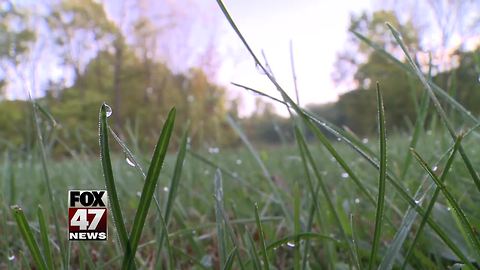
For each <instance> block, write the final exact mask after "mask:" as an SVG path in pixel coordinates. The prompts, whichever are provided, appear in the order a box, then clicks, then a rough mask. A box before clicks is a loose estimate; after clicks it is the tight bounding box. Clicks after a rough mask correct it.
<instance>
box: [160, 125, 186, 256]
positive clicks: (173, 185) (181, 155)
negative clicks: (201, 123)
mask: <svg viewBox="0 0 480 270" xmlns="http://www.w3.org/2000/svg"><path fill="white" fill-rule="evenodd" d="M188 126H189V124H187V126H186V128H185V131H184V132H183V135H182V139H181V141H180V149H179V150H178V154H177V160H176V162H175V167H174V169H173V176H172V180H171V181H170V188H169V192H168V197H167V204H166V205H165V218H164V219H165V227H166V228H168V224H169V223H170V216H171V213H172V208H173V203H174V201H175V196H176V195H177V189H178V186H179V184H180V178H181V175H182V171H183V163H184V161H185V154H186V151H187V141H188V132H187V131H188ZM165 236H166V237H167V238H168V233H167V232H166V231H165V233H164V234H162V235H161V236H160V241H159V243H158V251H157V258H160V256H159V254H160V252H161V250H162V246H163V241H164V237H165ZM168 246H169V241H168V239H167V247H168ZM158 261H159V260H157V262H158Z"/></svg>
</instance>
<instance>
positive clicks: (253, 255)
mask: <svg viewBox="0 0 480 270" xmlns="http://www.w3.org/2000/svg"><path fill="white" fill-rule="evenodd" d="M246 235H247V239H248V246H249V247H250V248H249V249H248V253H249V255H250V263H251V264H253V268H252V269H254V270H261V269H262V267H261V264H260V258H259V257H258V253H259V252H257V248H256V247H255V241H253V238H252V236H251V235H250V234H249V233H248V232H247V233H246Z"/></svg>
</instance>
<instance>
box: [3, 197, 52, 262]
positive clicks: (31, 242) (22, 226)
mask: <svg viewBox="0 0 480 270" xmlns="http://www.w3.org/2000/svg"><path fill="white" fill-rule="evenodd" d="M12 211H13V217H14V218H15V220H16V222H17V226H18V229H19V230H20V233H21V234H22V237H23V240H24V241H25V243H26V244H27V247H28V249H29V250H30V254H31V255H32V258H33V261H34V262H35V265H36V266H37V268H38V269H40V270H46V269H48V268H47V264H46V263H45V261H44V260H43V257H42V254H41V253H40V248H39V247H38V244H37V241H35V238H34V237H33V232H32V230H31V229H30V225H28V221H27V219H26V218H25V215H24V214H23V210H22V208H20V207H19V206H12Z"/></svg>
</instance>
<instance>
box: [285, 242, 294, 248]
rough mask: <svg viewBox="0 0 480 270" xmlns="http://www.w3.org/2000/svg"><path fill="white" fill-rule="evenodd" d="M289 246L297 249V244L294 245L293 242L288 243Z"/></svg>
mask: <svg viewBox="0 0 480 270" xmlns="http://www.w3.org/2000/svg"><path fill="white" fill-rule="evenodd" d="M287 246H288V247H291V248H293V247H295V243H293V242H287Z"/></svg>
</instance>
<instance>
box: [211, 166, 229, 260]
mask: <svg viewBox="0 0 480 270" xmlns="http://www.w3.org/2000/svg"><path fill="white" fill-rule="evenodd" d="M214 182H215V219H216V223H217V244H218V256H219V258H220V268H223V267H225V260H226V256H227V241H226V236H225V223H224V219H223V187H222V173H221V172H220V170H217V171H216V172H215V181H214Z"/></svg>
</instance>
